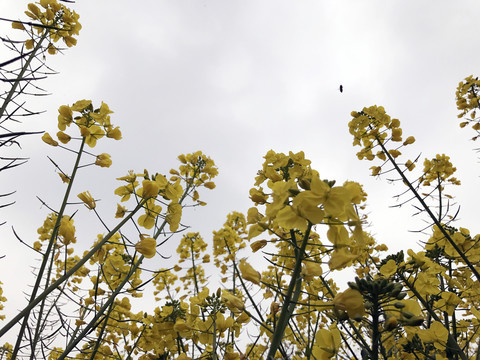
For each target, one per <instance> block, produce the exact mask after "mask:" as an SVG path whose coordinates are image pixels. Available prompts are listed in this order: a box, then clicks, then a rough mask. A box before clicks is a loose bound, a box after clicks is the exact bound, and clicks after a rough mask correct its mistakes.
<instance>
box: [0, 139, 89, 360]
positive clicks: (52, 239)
mask: <svg viewBox="0 0 480 360" xmlns="http://www.w3.org/2000/svg"><path fill="white" fill-rule="evenodd" d="M84 145H85V138H83V139H82V143H81V144H80V149H79V150H78V155H77V159H76V160H75V165H74V167H73V171H72V176H71V177H70V182H69V183H68V186H67V190H66V191H65V195H64V197H63V201H62V205H61V207H60V211H59V212H58V214H57V220H56V221H55V226H54V228H53V231H52V236H51V237H50V241H49V243H48V247H47V250H46V251H45V255H44V256H43V260H42V264H41V265H40V269H39V270H38V274H37V280H36V281H35V285H34V286H33V290H32V294H31V295H30V301H29V304H32V303H33V301H34V300H35V297H36V296H37V292H38V290H39V289H40V282H41V281H42V278H43V273H44V272H45V268H46V266H47V262H48V259H49V257H50V256H51V255H52V256H53V254H52V249H53V245H54V244H55V240H56V238H57V235H58V231H59V229H60V222H61V220H62V217H63V213H64V211H65V208H66V206H67V202H68V197H69V196H70V191H71V189H72V186H73V181H74V179H75V175H76V174H77V170H78V165H79V163H80V159H81V157H82V153H83V147H84ZM42 300H43V299H42ZM30 310H31V308H30V309H29V310H28V311H26V313H25V315H24V316H22V317H23V322H22V326H21V327H20V331H19V333H18V337H17V341H16V343H15V348H14V349H13V352H12V359H16V356H17V353H18V350H19V349H20V344H21V342H22V339H23V336H24V334H25V329H26V327H27V324H28V318H29V316H30ZM2 330H3V329H2ZM1 334H2V332H1V331H0V336H1ZM32 351H33V349H32Z"/></svg>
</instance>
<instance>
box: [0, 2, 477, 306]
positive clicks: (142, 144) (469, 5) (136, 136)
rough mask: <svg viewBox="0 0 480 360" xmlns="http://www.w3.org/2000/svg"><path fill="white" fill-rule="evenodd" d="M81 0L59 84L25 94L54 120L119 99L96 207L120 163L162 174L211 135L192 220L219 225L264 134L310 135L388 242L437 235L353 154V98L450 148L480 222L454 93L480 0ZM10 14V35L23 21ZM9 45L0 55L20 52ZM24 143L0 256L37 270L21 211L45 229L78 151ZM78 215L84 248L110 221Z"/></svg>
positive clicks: (328, 170)
mask: <svg viewBox="0 0 480 360" xmlns="http://www.w3.org/2000/svg"><path fill="white" fill-rule="evenodd" d="M27 3H28V2H27V1H23V0H15V1H7V0H2V1H1V3H0V12H1V14H2V17H8V18H12V19H26V16H24V15H22V14H23V11H24V10H26V7H27ZM72 8H73V9H75V11H76V12H77V13H79V14H80V22H81V24H82V26H83V29H82V30H81V32H80V36H79V37H78V45H77V46H76V47H74V48H72V49H69V50H67V51H66V52H65V55H56V56H54V57H49V58H48V64H49V65H51V66H52V68H53V69H55V70H57V71H58V72H59V74H58V75H55V76H52V77H50V78H49V79H48V80H47V81H45V82H44V83H43V84H42V85H43V87H44V88H46V89H47V90H48V91H49V92H51V93H52V94H53V95H51V96H49V97H47V98H41V99H40V100H42V102H39V101H38V99H33V100H32V99H28V100H29V101H30V104H31V108H32V110H46V112H45V113H44V114H42V115H41V116H38V117H37V118H35V119H29V120H27V121H25V122H24V123H23V125H22V129H24V130H30V131H33V130H40V131H43V130H45V131H49V132H50V133H52V134H54V133H56V132H57V131H58V130H57V129H56V125H57V120H56V118H57V108H58V107H59V106H60V105H62V104H72V103H73V102H75V101H76V100H79V99H91V100H93V102H94V104H100V103H101V101H104V102H106V103H107V104H108V105H109V106H110V108H111V109H112V110H113V111H114V112H115V113H114V114H112V123H114V124H115V125H118V126H120V127H121V129H122V133H123V140H122V141H121V142H112V141H104V142H103V143H104V144H101V146H99V148H98V149H97V148H96V152H108V153H110V154H111V155H112V158H113V162H114V163H113V165H112V167H111V168H110V169H100V168H95V169H94V168H90V169H87V170H85V172H82V173H81V175H80V177H79V179H78V180H79V182H78V184H77V186H76V188H75V190H74V192H73V194H77V193H79V192H82V191H85V190H89V191H90V192H91V194H92V195H93V196H94V197H95V198H99V199H102V201H101V202H100V203H99V204H98V209H99V211H100V212H101V213H102V214H104V216H105V219H108V221H109V224H110V225H112V224H114V223H115V222H114V220H113V219H112V215H113V214H114V212H115V210H116V202H117V198H116V197H115V196H114V195H113V191H114V189H115V188H116V187H118V186H120V184H119V182H118V181H116V180H115V178H117V177H119V176H123V175H125V174H126V172H127V171H128V170H129V169H134V170H136V171H137V172H142V171H143V169H144V168H146V169H148V170H149V171H150V172H157V171H158V172H160V173H167V172H168V170H169V169H170V168H171V167H175V166H177V161H176V157H177V156H178V155H179V154H181V153H188V152H192V151H196V150H202V151H203V152H204V153H206V154H207V155H209V156H211V157H212V158H213V159H214V160H215V162H216V163H217V165H218V167H219V171H220V175H219V176H218V178H217V179H216V183H217V188H216V189H215V190H213V191H211V192H209V193H207V192H205V191H204V192H203V194H202V195H203V198H204V199H205V200H206V201H207V202H208V206H207V207H204V208H197V209H195V210H192V212H191V213H190V214H188V211H186V216H185V222H186V223H187V224H189V225H190V226H191V230H192V231H197V230H198V231H201V232H202V234H203V236H204V238H205V239H207V240H210V238H211V236H210V234H211V231H212V230H215V229H219V228H220V227H221V225H222V224H223V223H224V221H225V217H226V215H227V213H228V212H230V211H233V210H237V211H242V212H246V211H247V209H248V208H249V207H250V206H251V205H252V204H251V202H250V200H249V199H248V191H249V189H250V188H251V187H252V186H253V183H254V177H255V175H256V172H257V170H258V169H260V167H261V164H262V162H263V159H262V157H263V156H264V155H265V153H266V152H267V151H268V150H269V149H274V150H276V151H281V152H288V151H289V150H291V151H294V152H298V151H300V150H303V151H305V155H306V157H307V158H309V159H311V160H312V165H313V167H314V168H315V169H317V170H318V171H319V172H320V175H321V177H322V178H328V179H336V180H337V181H338V182H340V183H343V181H345V180H347V179H348V180H356V181H358V182H360V183H362V184H364V185H365V188H364V189H365V191H366V192H367V193H368V194H369V200H368V204H369V207H368V209H367V211H368V212H369V218H370V220H371V221H372V222H373V227H372V228H370V229H369V230H370V231H371V232H372V233H373V234H375V235H376V238H377V240H378V241H379V242H384V243H387V244H388V245H389V247H390V248H391V249H392V251H398V250H400V249H408V248H415V247H416V244H415V243H416V241H419V240H427V239H426V238H425V237H422V236H421V235H419V234H413V235H412V233H410V232H409V230H418V229H419V228H420V227H421V226H422V222H421V218H419V219H413V220H412V219H411V214H412V213H413V209H412V208H411V207H410V206H405V207H404V208H402V209H389V208H388V206H389V205H394V204H395V200H393V199H392V196H393V195H395V194H397V193H399V192H401V191H403V187H402V186H400V184H397V185H395V186H392V185H389V184H388V183H387V181H386V179H381V180H379V179H374V178H372V177H369V173H370V170H369V167H370V166H372V165H373V164H371V163H369V162H366V161H362V162H361V161H358V160H357V158H356V156H355V153H356V152H357V151H358V150H357V149H354V148H353V147H352V140H353V139H352V138H351V136H350V134H349V133H348V127H347V124H348V122H349V121H350V119H351V117H350V112H351V111H352V110H361V109H362V108H363V107H364V106H371V105H375V104H376V105H382V106H384V107H385V109H386V111H387V113H388V114H389V115H391V116H392V117H396V118H399V119H400V121H401V122H402V128H403V132H404V135H406V136H408V135H414V136H415V137H416V139H417V143H416V144H415V145H411V146H410V149H409V151H408V154H410V158H412V159H413V158H415V157H416V156H417V155H419V154H420V153H421V154H422V157H421V159H423V158H424V157H433V156H435V154H436V153H438V152H439V153H446V154H447V155H450V156H451V159H452V162H453V163H454V165H456V167H457V169H458V178H460V180H461V181H462V182H463V184H464V185H463V186H462V187H458V189H453V190H452V191H451V193H452V195H455V196H456V201H457V203H458V204H461V206H462V208H461V212H460V216H459V218H460V219H461V221H460V222H458V223H457V225H458V226H464V227H467V228H470V229H471V231H472V232H473V233H477V232H479V229H478V225H477V224H478V216H477V215H476V214H477V211H476V210H475V208H474V202H475V201H476V199H477V198H478V197H477V190H478V186H477V185H478V175H479V174H480V166H479V165H478V164H477V156H476V154H475V152H474V151H473V150H472V149H473V148H475V147H478V144H475V143H473V142H471V141H469V139H470V138H471V137H472V136H473V133H472V130H467V129H459V127H458V119H457V117H456V115H457V110H456V107H455V89H456V86H457V85H458V82H459V81H461V80H462V79H464V78H465V77H466V76H468V75H471V74H475V75H479V72H480V71H479V66H478V59H479V58H480V56H479V55H480V48H479V47H478V46H477V44H476V43H475V41H474V39H475V36H476V33H477V30H478V15H479V13H480V3H479V2H478V1H476V0H475V1H473V0H471V1H461V2H460V1H455V2H453V1H439V0H436V1H385V0H378V1H354V0H352V1H339V0H335V1H321V0H316V1H313V0H301V1H296V2H294V1H281V0H271V1H270V0H268V1H266V0H265V1H259V0H256V1H249V0H242V1H234V0H216V1H210V0H195V1H179V0H172V1H164V0H156V1H137V2H132V1H124V0H102V1H78V2H77V4H74V5H73V6H72ZM0 26H1V31H2V34H5V32H8V33H9V34H13V36H14V37H15V39H21V38H22V36H23V34H22V33H21V32H15V33H14V32H12V31H10V30H9V29H8V28H9V26H7V24H5V23H1V24H0ZM0 51H1V60H6V59H8V58H9V57H11V56H12V55H11V54H9V53H8V52H6V51H5V49H1V50H0ZM340 84H342V85H343V87H344V92H343V93H340V92H339V91H338V87H339V85H340ZM2 86H5V84H3V85H2ZM22 144H23V151H22V152H21V155H22V156H27V157H29V158H30V161H29V163H28V164H27V165H24V166H22V167H19V168H18V169H15V170H11V171H8V172H2V179H1V182H2V192H9V191H12V190H18V193H17V194H16V195H15V196H14V200H16V201H17V203H16V205H15V206H11V207H8V208H6V209H3V210H2V214H1V218H2V219H5V220H6V221H8V224H7V225H4V226H3V229H0V230H1V231H2V232H1V236H2V239H1V240H2V252H1V253H2V255H3V254H5V255H6V257H5V258H4V259H2V260H1V261H0V270H1V273H2V274H14V273H15V274H18V276H23V274H28V271H29V269H28V268H27V267H28V264H29V261H31V259H33V258H34V257H35V256H34V255H33V254H32V255H31V256H30V255H26V253H27V252H28V251H26V249H25V248H24V247H22V246H19V245H18V241H17V240H16V239H15V238H14V237H13V235H12V233H11V226H14V227H15V229H16V231H17V233H18V234H19V235H20V236H21V237H22V239H24V240H25V241H28V242H29V243H33V242H34V241H35V240H36V238H37V234H36V229H37V228H38V227H39V226H40V225H41V224H42V223H43V220H44V218H45V216H46V215H47V214H48V210H47V209H46V208H45V207H42V206H41V204H40V203H39V202H38V200H37V199H36V196H39V197H41V198H42V199H44V200H45V201H47V202H48V203H49V204H50V205H51V206H52V207H57V206H58V205H59V202H60V199H61V196H62V194H63V190H64V186H63V185H62V184H61V182H60V179H59V177H58V175H56V174H55V171H54V168H53V167H52V166H51V164H50V162H49V161H48V159H47V158H46V156H47V155H49V156H51V157H52V158H53V159H54V160H55V161H58V162H59V163H61V164H62V165H64V166H65V169H66V170H67V171H69V169H70V168H71V166H72V165H71V161H72V159H73V158H72V156H71V155H68V154H66V153H65V152H63V151H60V150H58V149H53V148H51V147H48V146H47V145H45V144H44V143H43V142H42V141H41V140H40V137H31V138H29V139H24V140H23V143H22ZM406 159H407V158H405V160H406ZM422 162H423V160H422ZM419 167H420V168H421V167H422V166H419ZM472 194H473V196H472ZM82 221H83V222H82ZM76 227H77V231H78V232H79V236H78V237H79V240H78V243H79V245H80V246H81V244H83V245H84V247H83V248H86V247H88V246H90V244H91V242H92V241H93V239H94V237H95V234H97V233H103V232H104V230H103V229H102V227H101V225H100V224H99V223H98V221H97V220H96V219H95V218H94V217H93V215H92V214H89V213H88V211H87V209H85V208H81V209H80V212H79V215H78V219H77V220H76ZM476 227H477V228H476ZM175 248H176V244H172V246H171V252H172V253H174V252H175ZM19 254H22V255H21V256H20V255H19ZM19 260H20V261H19ZM157 261H159V262H160V261H161V260H160V259H157ZM1 280H2V281H3V282H4V283H5V286H4V290H5V295H6V296H7V298H8V299H9V300H11V299H12V300H13V299H14V298H16V296H17V293H18V291H19V288H18V287H17V288H15V287H14V282H13V281H12V280H13V278H11V279H10V280H9V279H8V278H5V276H2V279H1ZM30 282H31V281H30ZM15 283H17V284H18V283H19V281H15ZM21 288H23V289H25V287H24V286H23V285H22V287H21ZM7 304H8V303H7ZM10 306H13V307H16V306H18V303H17V304H15V303H14V302H10ZM9 309H11V308H9Z"/></svg>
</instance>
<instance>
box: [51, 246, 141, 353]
mask: <svg viewBox="0 0 480 360" xmlns="http://www.w3.org/2000/svg"><path fill="white" fill-rule="evenodd" d="M143 259H144V256H143V255H142V256H141V257H140V259H138V261H137V262H136V263H135V264H133V266H132V267H131V268H130V271H129V272H128V274H127V275H126V276H125V279H123V281H122V282H121V283H120V284H119V285H118V286H117V288H116V289H115V291H114V292H113V293H112V295H110V297H109V298H108V300H107V301H106V302H105V304H103V306H102V307H101V308H100V309H99V310H98V312H97V314H96V315H95V317H94V318H93V319H92V320H91V321H90V322H89V323H88V325H87V326H85V328H84V329H83V330H82V332H81V333H80V334H79V335H78V336H77V337H76V338H75V339H73V338H72V340H71V341H70V343H69V344H68V345H67V347H66V348H65V350H64V351H63V353H62V354H61V355H60V356H59V357H58V358H57V360H63V359H65V357H66V356H67V355H68V354H69V353H70V351H72V350H73V349H74V348H75V346H77V345H78V343H79V342H80V341H82V339H84V338H85V336H86V335H87V334H88V333H89V332H90V331H91V330H92V329H95V327H97V326H98V324H99V323H97V322H98V320H99V319H100V318H101V317H102V316H103V314H104V313H105V311H106V310H107V308H108V307H110V305H111V304H112V303H113V301H115V298H116V297H117V295H118V294H119V293H120V291H122V289H123V287H124V286H125V285H126V284H127V283H128V281H129V280H130V278H131V277H132V275H133V274H134V273H135V271H136V270H137V269H138V267H139V266H140V265H141V264H142V261H143ZM105 321H107V318H105Z"/></svg>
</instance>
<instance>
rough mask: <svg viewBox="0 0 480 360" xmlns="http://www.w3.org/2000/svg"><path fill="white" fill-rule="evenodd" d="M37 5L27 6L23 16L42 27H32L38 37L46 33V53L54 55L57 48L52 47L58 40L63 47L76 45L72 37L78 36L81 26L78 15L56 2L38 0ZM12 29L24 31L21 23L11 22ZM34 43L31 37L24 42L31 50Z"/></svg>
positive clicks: (54, 0) (75, 40)
mask: <svg viewBox="0 0 480 360" xmlns="http://www.w3.org/2000/svg"><path fill="white" fill-rule="evenodd" d="M37 4H39V5H40V7H38V6H37V5H35V4H33V3H30V4H28V11H25V14H27V16H28V17H29V18H31V19H33V20H36V21H39V22H40V23H41V25H43V26H34V28H35V30H36V31H37V34H38V35H43V34H44V33H45V32H47V34H45V35H48V37H49V39H50V43H49V45H48V48H47V50H48V53H49V54H52V55H53V54H55V53H56V52H57V50H58V49H57V48H56V47H55V46H54V45H53V43H56V42H57V41H58V40H60V39H62V40H63V42H64V43H65V45H67V46H68V47H72V46H74V45H76V44H77V39H76V38H75V37H74V36H75V35H78V34H79V32H80V29H81V28H82V25H80V23H79V22H78V19H79V17H80V16H79V15H78V14H77V13H76V12H75V11H71V10H70V9H68V8H67V7H66V6H65V5H63V4H62V3H59V2H58V1H57V0H40V1H39V2H38V3H37ZM12 27H13V28H14V29H19V30H26V29H25V26H24V25H23V24H22V23H21V22H13V23H12ZM34 46H35V41H34V39H33V36H32V38H31V39H29V40H27V41H26V42H25V47H26V49H27V50H28V49H33V47H34Z"/></svg>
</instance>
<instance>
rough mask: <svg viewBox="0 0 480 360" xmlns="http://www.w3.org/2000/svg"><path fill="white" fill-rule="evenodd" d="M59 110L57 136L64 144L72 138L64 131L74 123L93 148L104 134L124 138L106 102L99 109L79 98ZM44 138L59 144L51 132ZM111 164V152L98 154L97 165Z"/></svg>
mask: <svg viewBox="0 0 480 360" xmlns="http://www.w3.org/2000/svg"><path fill="white" fill-rule="evenodd" d="M58 112H59V115H58V128H59V130H60V131H59V132H58V133H57V138H58V141H60V142H61V143H62V144H67V143H68V142H69V141H70V140H71V139H72V137H71V136H70V135H68V134H66V133H65V132H64V131H65V130H66V129H67V127H70V126H71V125H72V124H75V125H76V126H77V127H78V129H79V131H80V135H81V137H82V138H84V141H85V143H86V144H87V145H88V146H90V147H92V148H93V147H94V146H95V145H96V144H97V140H98V139H101V138H102V137H104V136H106V137H107V138H111V139H115V140H120V139H121V138H122V133H121V131H120V128H119V127H118V126H117V127H114V126H113V125H112V124H111V121H110V114H111V113H113V111H111V110H110V109H109V107H108V105H107V104H105V103H104V102H102V105H101V106H100V107H99V108H98V109H93V106H92V101H91V100H79V101H77V102H76V103H74V104H73V105H72V106H68V105H62V106H60V108H59V109H58ZM74 112H78V113H79V115H78V116H75V117H74ZM42 140H43V141H44V142H45V143H47V144H49V145H51V146H58V145H59V143H58V141H56V140H54V139H53V138H52V136H51V135H50V134H49V133H45V134H44V135H43V136H42ZM111 164H112V160H111V159H110V155H109V154H105V153H103V154H100V155H97V156H96V160H95V165H97V166H100V167H109V166H110V165H111ZM61 177H62V180H64V181H65V182H68V181H69V178H68V177H67V176H66V175H64V174H61ZM82 201H83V199H82Z"/></svg>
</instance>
